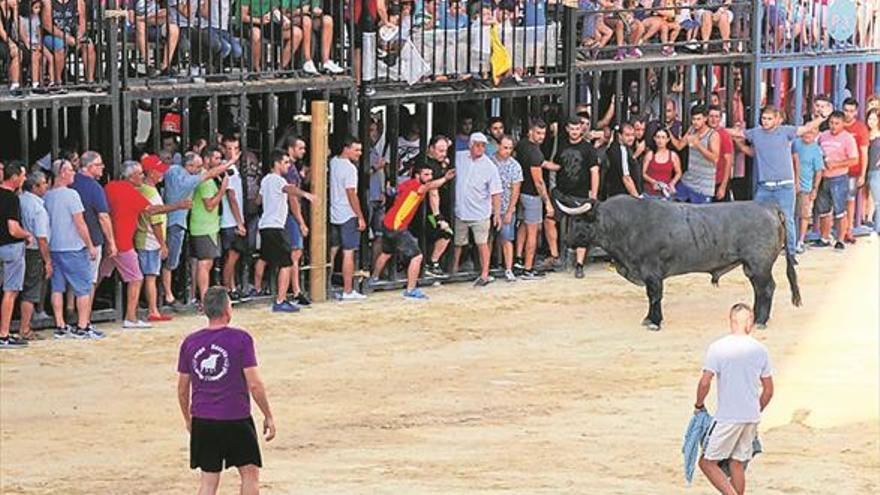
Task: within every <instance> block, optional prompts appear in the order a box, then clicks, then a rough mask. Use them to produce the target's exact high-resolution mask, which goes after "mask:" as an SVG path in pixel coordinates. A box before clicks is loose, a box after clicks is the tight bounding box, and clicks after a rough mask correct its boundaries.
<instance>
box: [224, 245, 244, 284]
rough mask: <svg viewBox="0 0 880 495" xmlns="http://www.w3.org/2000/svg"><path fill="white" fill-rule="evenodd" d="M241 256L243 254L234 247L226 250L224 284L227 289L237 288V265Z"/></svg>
mask: <svg viewBox="0 0 880 495" xmlns="http://www.w3.org/2000/svg"><path fill="white" fill-rule="evenodd" d="M240 257H241V254H239V252H238V251H235V250H234V249H230V250H229V251H227V252H226V262H225V263H224V264H223V286H224V287H226V290H229V291H232V290H235V267H236V266H237V265H238V259H239V258H240Z"/></svg>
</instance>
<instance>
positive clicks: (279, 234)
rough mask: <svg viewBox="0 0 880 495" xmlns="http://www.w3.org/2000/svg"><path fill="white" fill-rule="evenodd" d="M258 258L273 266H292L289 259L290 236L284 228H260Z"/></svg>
mask: <svg viewBox="0 0 880 495" xmlns="http://www.w3.org/2000/svg"><path fill="white" fill-rule="evenodd" d="M260 259H261V260H263V261H265V262H266V263H269V264H270V265H273V266H278V267H281V268H287V267H288V266H293V261H292V260H291V259H290V238H288V237H287V235H285V233H284V229H260Z"/></svg>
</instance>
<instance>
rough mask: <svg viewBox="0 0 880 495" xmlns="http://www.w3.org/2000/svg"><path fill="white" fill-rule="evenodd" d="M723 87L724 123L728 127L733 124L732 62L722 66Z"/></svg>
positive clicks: (733, 87)
mask: <svg viewBox="0 0 880 495" xmlns="http://www.w3.org/2000/svg"><path fill="white" fill-rule="evenodd" d="M724 87H725V88H726V91H725V94H724V100H725V101H724V109H725V111H724V115H725V116H726V117H727V122H725V123H724V125H725V126H726V127H730V126H731V125H733V93H734V91H736V87H735V86H734V83H733V64H727V65H725V66H724Z"/></svg>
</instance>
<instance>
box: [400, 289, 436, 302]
mask: <svg viewBox="0 0 880 495" xmlns="http://www.w3.org/2000/svg"><path fill="white" fill-rule="evenodd" d="M403 298H404V299H409V300H411V301H427V300H428V299H430V297H428V295H427V294H425V293H424V292H422V290H421V289H418V288H416V289H413V290H405V291H403Z"/></svg>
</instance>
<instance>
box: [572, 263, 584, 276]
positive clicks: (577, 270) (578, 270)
mask: <svg viewBox="0 0 880 495" xmlns="http://www.w3.org/2000/svg"><path fill="white" fill-rule="evenodd" d="M574 278H584V265H581V264H577V265H575V267H574Z"/></svg>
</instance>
